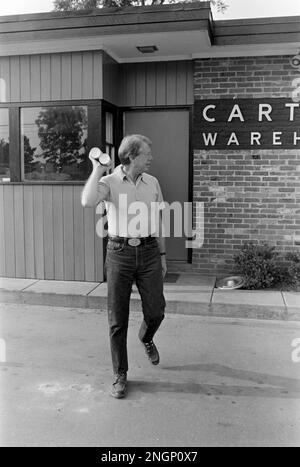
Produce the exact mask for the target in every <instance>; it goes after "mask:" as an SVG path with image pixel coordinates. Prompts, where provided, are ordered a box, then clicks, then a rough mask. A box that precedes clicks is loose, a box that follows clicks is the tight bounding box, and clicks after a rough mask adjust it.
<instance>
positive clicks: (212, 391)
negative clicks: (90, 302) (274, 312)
mask: <svg viewBox="0 0 300 467" xmlns="http://www.w3.org/2000/svg"><path fill="white" fill-rule="evenodd" d="M140 322H141V314H140V313H138V312H133V313H131V318H130V326H129V336H128V350H129V362H130V371H129V393H128V397H127V398H126V399H124V400H115V399H113V398H111V397H110V396H109V395H108V393H107V391H108V389H109V387H110V384H111V362H110V353H109V343H108V337H107V317H106V313H105V312H103V311H101V310H99V309H97V310H95V309H89V308H84V309H81V308H78V307H76V308H67V307H62V308H59V307H53V306H52V307H49V306H41V305H26V304H25V305H20V304H3V305H1V306H0V328H1V332H0V338H2V339H3V341H2V342H5V343H6V362H2V363H0V378H1V380H0V384H1V397H0V404H1V434H0V440H1V445H2V446H134V447H136V446H147V447H164V446H174V447H175V446H184V447H188V446H300V363H294V362H293V361H292V357H291V354H292V351H293V347H292V341H293V340H294V339H295V338H300V323H299V322H292V321H290V322H284V321H279V320H277V321H270V320H268V321H265V320H262V319H260V320H255V319H251V320H247V319H236V318H226V319H224V318H220V317H206V316H195V315H190V316H187V315H180V314H172V313H171V314H167V316H166V319H165V321H164V322H163V324H162V327H161V329H160V330H159V332H158V334H157V338H156V340H155V341H156V343H157V346H158V348H159V350H160V354H161V364H160V365H159V366H158V367H153V366H151V364H150V363H149V362H148V361H147V359H146V357H145V355H144V351H143V348H142V347H141V344H140V343H139V341H138V338H137V333H138V329H139V324H140Z"/></svg>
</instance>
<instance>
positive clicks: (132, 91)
mask: <svg viewBox="0 0 300 467" xmlns="http://www.w3.org/2000/svg"><path fill="white" fill-rule="evenodd" d="M126 74H127V80H126V95H125V102H126V104H125V105H136V86H137V83H136V68H135V66H134V65H132V64H129V65H127V66H126Z"/></svg>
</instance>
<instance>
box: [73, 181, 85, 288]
mask: <svg viewBox="0 0 300 467" xmlns="http://www.w3.org/2000/svg"><path fill="white" fill-rule="evenodd" d="M81 191H82V187H79V186H74V261H75V278H74V279H75V280H76V281H84V225H83V207H82V206H81V201H80V198H81Z"/></svg>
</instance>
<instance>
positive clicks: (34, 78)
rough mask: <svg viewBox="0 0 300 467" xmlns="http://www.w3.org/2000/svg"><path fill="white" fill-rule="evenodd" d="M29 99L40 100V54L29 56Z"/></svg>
mask: <svg viewBox="0 0 300 467" xmlns="http://www.w3.org/2000/svg"><path fill="white" fill-rule="evenodd" d="M30 100H31V101H40V100H41V56H40V55H32V56H31V57H30Z"/></svg>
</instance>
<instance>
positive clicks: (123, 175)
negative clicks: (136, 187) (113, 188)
mask: <svg viewBox="0 0 300 467" xmlns="http://www.w3.org/2000/svg"><path fill="white" fill-rule="evenodd" d="M114 173H115V174H116V175H117V176H118V177H120V178H121V180H123V181H124V180H127V181H128V178H127V175H126V173H125V171H124V168H123V166H122V164H120V165H118V166H117V167H116V168H115V170H114ZM139 178H140V179H141V180H142V182H144V183H146V185H148V183H147V180H145V173H144V172H143V173H142V174H141V175H140V176H139V177H138V179H139Z"/></svg>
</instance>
